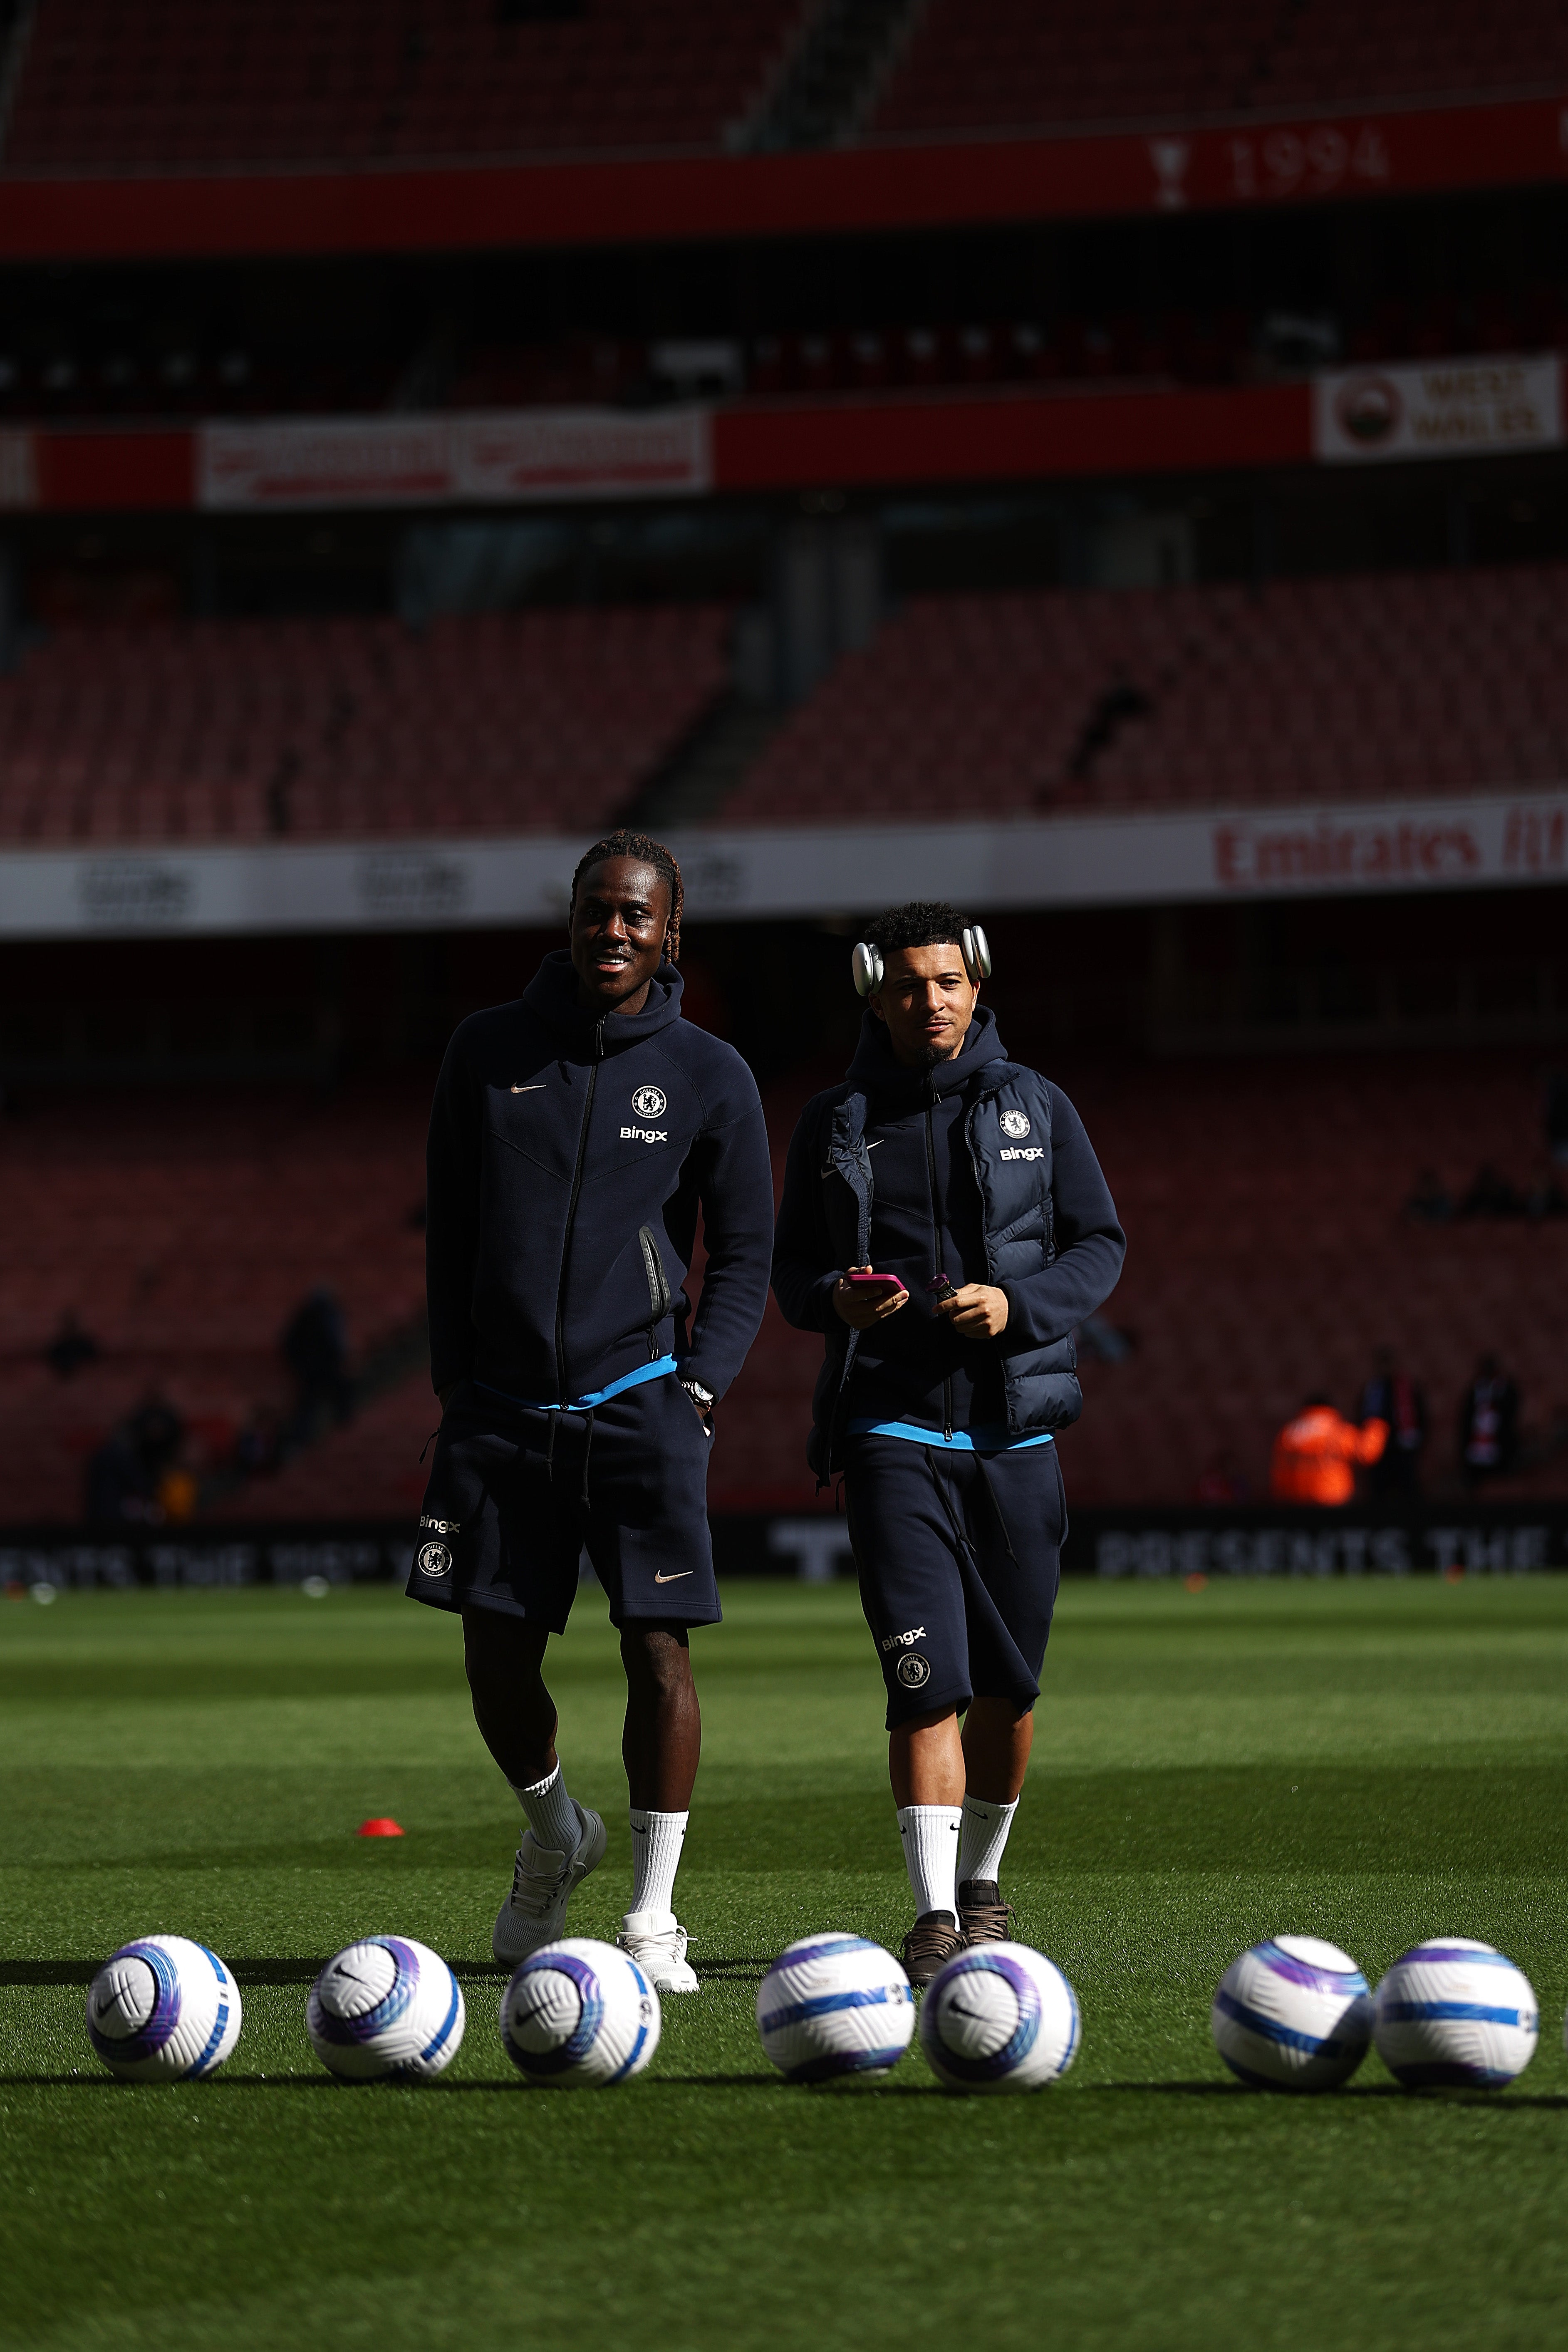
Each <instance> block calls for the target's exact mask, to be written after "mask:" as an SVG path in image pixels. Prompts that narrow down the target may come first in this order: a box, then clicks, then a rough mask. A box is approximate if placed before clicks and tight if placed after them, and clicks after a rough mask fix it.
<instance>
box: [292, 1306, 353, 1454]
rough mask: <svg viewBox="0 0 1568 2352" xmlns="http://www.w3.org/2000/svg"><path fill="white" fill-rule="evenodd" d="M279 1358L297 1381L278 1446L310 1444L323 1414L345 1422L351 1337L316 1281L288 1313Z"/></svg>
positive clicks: (350, 1396)
mask: <svg viewBox="0 0 1568 2352" xmlns="http://www.w3.org/2000/svg"><path fill="white" fill-rule="evenodd" d="M281 1346H282V1351H283V1360H284V1362H285V1363H286V1364H287V1365H288V1367H289V1370H290V1371H291V1372H292V1373H293V1375H294V1378H295V1380H296V1381H297V1382H298V1383H299V1395H298V1398H297V1400H296V1402H295V1406H294V1412H293V1415H292V1417H291V1419H290V1420H289V1425H288V1427H287V1429H285V1431H284V1432H283V1436H282V1440H281V1450H282V1452H284V1453H286V1454H292V1453H294V1452H296V1451H297V1450H298V1449H299V1447H300V1446H301V1445H307V1444H309V1443H310V1439H311V1438H312V1437H313V1436H314V1435H315V1433H316V1424H317V1423H318V1422H319V1421H320V1419H321V1415H322V1413H323V1412H327V1413H330V1414H331V1417H332V1419H333V1420H334V1421H337V1422H340V1423H341V1422H345V1421H347V1420H348V1419H349V1418H350V1416H351V1414H352V1413H353V1384H352V1383H351V1381H350V1380H349V1335H348V1327H347V1325H346V1324H345V1323H344V1321H343V1310H342V1307H340V1306H339V1305H338V1302H337V1300H336V1298H335V1297H333V1296H332V1293H331V1291H330V1290H329V1289H328V1288H327V1287H326V1286H325V1284H318V1285H317V1286H316V1288H315V1289H314V1290H312V1291H311V1292H310V1295H309V1297H306V1298H305V1299H303V1300H302V1301H301V1302H300V1305H299V1306H298V1307H296V1308H295V1310H294V1313H293V1315H292V1316H291V1317H290V1318H289V1325H288V1328H287V1329H286V1330H285V1332H284V1334H283V1338H282V1341H281Z"/></svg>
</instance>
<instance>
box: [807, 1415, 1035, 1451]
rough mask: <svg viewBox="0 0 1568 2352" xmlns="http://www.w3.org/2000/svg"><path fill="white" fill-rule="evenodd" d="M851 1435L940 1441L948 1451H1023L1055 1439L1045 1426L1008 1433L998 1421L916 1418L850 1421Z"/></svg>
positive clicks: (915, 1442)
mask: <svg viewBox="0 0 1568 2352" xmlns="http://www.w3.org/2000/svg"><path fill="white" fill-rule="evenodd" d="M849 1434H850V1436H851V1437H904V1438H908V1439H909V1441H910V1444H913V1445H940V1446H942V1447H943V1448H944V1449H945V1450H946V1451H947V1452H948V1453H950V1454H1022V1453H1023V1452H1024V1451H1025V1449H1026V1447H1028V1446H1031V1445H1049V1444H1053V1443H1054V1441H1053V1439H1052V1436H1051V1433H1050V1431H1049V1430H1048V1429H1045V1430H1041V1431H1040V1432H1039V1433H1038V1434H1037V1436H1034V1437H1009V1436H1008V1434H1007V1433H1006V1431H1005V1429H1004V1428H1003V1426H1002V1424H1001V1423H1000V1422H994V1423H990V1424H989V1425H987V1426H985V1427H984V1428H981V1429H955V1430H953V1431H952V1433H951V1434H948V1435H944V1434H943V1433H942V1431H941V1430H940V1429H922V1428H921V1424H920V1423H919V1422H918V1421H852V1422H851V1423H850V1424H849Z"/></svg>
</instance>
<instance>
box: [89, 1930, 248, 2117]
mask: <svg viewBox="0 0 1568 2352" xmlns="http://www.w3.org/2000/svg"><path fill="white" fill-rule="evenodd" d="M239 2026H240V2001H239V1987H238V1986H237V1984H236V1983H235V1980H234V1979H233V1977H232V1976H231V1975H230V1974H229V1972H228V1970H227V1969H226V1968H225V1966H224V1964H223V1962H222V1961H221V1960H220V1959H219V1958H218V1956H217V1954H216V1952H209V1951H208V1949H207V1948H206V1946H205V1944H193V1943H191V1942H189V1941H188V1940H187V1938H186V1937H184V1936H142V1937H139V1938H138V1940H137V1941H136V1942H135V1943H134V1944H121V1947H120V1949H119V1950H118V1951H117V1952H116V1953H115V1954H114V1955H113V1957H112V1958H110V1959H107V1960H105V1962H104V1964H103V1966H102V1967H101V1968H100V1970H99V1972H98V1974H97V1975H96V1976H95V1977H94V1979H93V1980H92V1982H91V1984H90V1985H89V1987H88V1993H87V2033H88V2040H89V2042H91V2043H92V2046H93V2048H94V2049H95V2050H96V2051H97V2053H98V2054H99V2056H100V2058H101V2059H102V2061H103V2063H104V2064H105V2065H106V2066H107V2067H108V2068H109V2071H110V2074H119V2075H120V2076H121V2077H122V2079H123V2080H124V2081H126V2082H128V2083H179V2082H186V2081H193V2080H194V2079H195V2077H196V2076H197V2075H200V2074H211V2073H212V2071H213V2069H214V2068H215V2067H216V2066H221V2065H222V2064H223V2062H224V2060H225V2059H226V2057H227V2056H228V2053H229V2052H230V2051H231V2050H232V2049H233V2048H234V2045H235V2043H236V2042H237V2041H238V2040H239Z"/></svg>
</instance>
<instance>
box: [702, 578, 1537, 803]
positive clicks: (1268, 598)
mask: <svg viewBox="0 0 1568 2352" xmlns="http://www.w3.org/2000/svg"><path fill="white" fill-rule="evenodd" d="M1565 591H1568V570H1565V569H1564V568H1563V567H1562V566H1557V565H1542V566H1540V567H1528V568H1527V567H1524V566H1520V567H1517V568H1510V569H1502V568H1499V569H1497V570H1474V571H1458V572H1412V573H1403V574H1394V573H1384V574H1381V575H1368V576H1365V577H1361V578H1355V579H1306V580H1301V579H1298V580H1275V581H1271V582H1270V583H1268V586H1267V588H1265V589H1263V590H1260V591H1258V592H1256V593H1255V592H1253V591H1250V590H1248V589H1246V588H1243V587H1237V586H1205V587H1197V588H1181V589H1150V590H1142V589H1134V590H1122V591H1101V592H1097V593H1082V592H1079V593H1067V592H1050V593H1033V594H1026V595H1005V594H998V595H991V596H965V597H950V598H940V599H939V598H936V597H921V598H914V599H911V600H910V602H909V603H908V604H906V605H905V606H904V607H903V608H902V610H901V611H900V613H899V614H896V616H895V617H894V618H892V619H891V620H890V621H889V622H888V623H887V624H886V625H885V626H884V627H883V629H882V631H881V633H880V635H879V636H878V637H877V638H876V639H875V640H874V641H873V643H872V644H871V645H870V646H868V647H866V648H865V649H864V650H863V651H860V652H858V653H852V654H850V655H848V656H846V657H845V659H844V660H843V661H842V662H841V664H840V665H839V667H838V668H837V670H836V671H835V672H834V673H833V674H832V675H831V676H830V677H829V678H828V679H827V680H826V683H825V684H824V685H823V686H822V687H821V688H819V689H818V691H817V693H816V695H815V697H814V698H812V699H811V700H810V701H809V702H807V703H806V704H805V705H804V706H803V707H802V709H799V710H798V711H797V712H796V713H795V715H794V717H793V718H792V719H790V720H789V721H788V723H787V724H786V725H785V726H784V728H783V729H782V730H780V731H779V733H778V734H777V735H776V736H775V737H774V738H773V741H772V743H771V744H770V745H769V747H768V749H767V750H766V751H764V753H763V757H762V758H761V760H760V761H758V762H757V764H756V766H755V767H754V768H753V769H752V772H751V773H750V774H749V775H748V776H747V778H746V779H745V781H744V782H743V783H742V785H741V786H740V788H739V789H738V791H737V792H736V793H734V794H733V796H732V797H731V800H730V801H729V802H728V803H727V804H726V806H725V808H724V811H723V814H724V816H725V818H726V820H727V821H728V822H731V823H733V824H777V823H780V822H792V821H796V820H799V821H806V820H816V821H821V820H823V819H831V818H836V817H847V816H852V815H853V816H857V817H867V816H876V815H881V814H892V813H893V812H895V811H897V812H900V813H904V814H916V813H919V814H925V815H935V814H944V815H950V816H952V817H955V818H956V817H961V816H966V815H973V814H981V813H984V814H1002V813H1005V812H1017V813H1020V814H1021V813H1025V812H1028V811H1038V810H1042V809H1062V810H1071V809H1088V808H1100V809H1117V808H1136V807H1145V808H1148V807H1155V808H1157V807H1165V806H1173V805H1181V804H1184V803H1185V804H1194V803H1195V804H1198V805H1205V804H1207V805H1211V806H1212V805H1216V804H1219V805H1223V804H1226V803H1237V802H1240V803H1287V804H1293V803H1299V802H1302V801H1312V800H1319V799H1331V798H1338V799H1343V798H1383V797H1385V796H1392V795H1400V794H1408V793H1424V794H1425V793H1447V792H1461V791H1468V790H1474V789H1477V788H1487V787H1489V786H1499V787H1502V786H1516V785H1521V784H1526V783H1542V782H1555V781H1557V780H1558V779H1560V778H1561V777H1563V775H1564V774H1568V593H1565Z"/></svg>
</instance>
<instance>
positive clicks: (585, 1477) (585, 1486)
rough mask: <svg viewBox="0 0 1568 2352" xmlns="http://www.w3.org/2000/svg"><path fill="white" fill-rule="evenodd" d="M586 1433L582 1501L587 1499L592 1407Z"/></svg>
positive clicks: (591, 1445)
mask: <svg viewBox="0 0 1568 2352" xmlns="http://www.w3.org/2000/svg"><path fill="white" fill-rule="evenodd" d="M587 1418H588V1434H587V1436H586V1437H585V1438H584V1441H583V1503H584V1508H585V1507H586V1506H587V1501H588V1456H589V1454H592V1452H593V1451H594V1408H593V1406H592V1405H590V1406H589V1407H588V1416H587Z"/></svg>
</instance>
